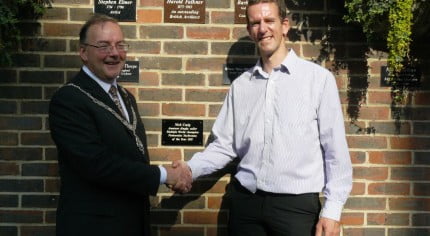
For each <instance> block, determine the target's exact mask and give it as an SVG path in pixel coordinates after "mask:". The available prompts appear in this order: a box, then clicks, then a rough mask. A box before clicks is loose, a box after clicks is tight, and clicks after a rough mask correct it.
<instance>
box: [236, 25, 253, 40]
mask: <svg viewBox="0 0 430 236" xmlns="http://www.w3.org/2000/svg"><path fill="white" fill-rule="evenodd" d="M233 39H241V40H244V39H246V40H249V41H251V38H249V34H248V31H247V30H246V27H245V26H242V27H235V28H233Z"/></svg>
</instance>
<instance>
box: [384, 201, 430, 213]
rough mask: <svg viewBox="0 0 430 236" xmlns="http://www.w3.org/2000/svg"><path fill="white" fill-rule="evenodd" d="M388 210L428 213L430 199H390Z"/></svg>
mask: <svg viewBox="0 0 430 236" xmlns="http://www.w3.org/2000/svg"><path fill="white" fill-rule="evenodd" d="M388 204H389V207H390V210H400V211H430V198H391V199H389V201H388Z"/></svg>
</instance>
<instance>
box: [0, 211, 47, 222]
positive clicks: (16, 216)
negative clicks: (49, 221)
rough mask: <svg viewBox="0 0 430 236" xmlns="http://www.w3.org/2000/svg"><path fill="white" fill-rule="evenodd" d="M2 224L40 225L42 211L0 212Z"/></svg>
mask: <svg viewBox="0 0 430 236" xmlns="http://www.w3.org/2000/svg"><path fill="white" fill-rule="evenodd" d="M0 222H2V223H42V222H43V211H29V210H0Z"/></svg>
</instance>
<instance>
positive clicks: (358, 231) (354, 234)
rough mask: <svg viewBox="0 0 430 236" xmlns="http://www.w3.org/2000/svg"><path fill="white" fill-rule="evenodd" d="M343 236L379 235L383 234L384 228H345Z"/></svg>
mask: <svg viewBox="0 0 430 236" xmlns="http://www.w3.org/2000/svg"><path fill="white" fill-rule="evenodd" d="M343 235H345V236H381V235H385V229H384V228H363V227H360V228H345V229H344V230H343Z"/></svg>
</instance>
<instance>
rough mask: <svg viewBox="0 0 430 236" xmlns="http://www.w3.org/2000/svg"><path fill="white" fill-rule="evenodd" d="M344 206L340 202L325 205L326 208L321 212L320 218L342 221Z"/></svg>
mask: <svg viewBox="0 0 430 236" xmlns="http://www.w3.org/2000/svg"><path fill="white" fill-rule="evenodd" d="M342 208H343V204H341V203H339V202H333V201H328V200H326V202H325V203H324V207H323V209H322V210H321V215H320V217H324V218H329V219H332V220H336V221H340V215H341V214H342Z"/></svg>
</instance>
